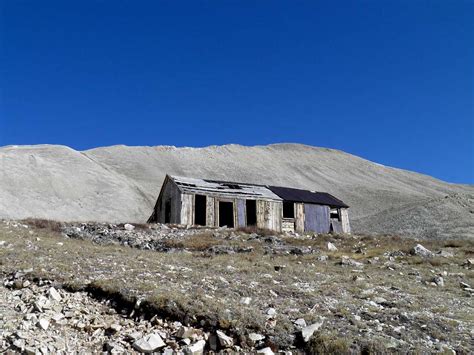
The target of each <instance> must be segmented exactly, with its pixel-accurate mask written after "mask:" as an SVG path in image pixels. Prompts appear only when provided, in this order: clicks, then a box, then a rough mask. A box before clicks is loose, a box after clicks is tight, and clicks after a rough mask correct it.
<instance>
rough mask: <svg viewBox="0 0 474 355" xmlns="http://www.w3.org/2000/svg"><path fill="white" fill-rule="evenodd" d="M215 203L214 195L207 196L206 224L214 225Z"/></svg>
mask: <svg viewBox="0 0 474 355" xmlns="http://www.w3.org/2000/svg"><path fill="white" fill-rule="evenodd" d="M214 203H215V198H214V197H212V196H207V199H206V226H208V227H213V226H214V224H215V222H214Z"/></svg>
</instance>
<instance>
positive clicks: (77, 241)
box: [0, 220, 474, 354]
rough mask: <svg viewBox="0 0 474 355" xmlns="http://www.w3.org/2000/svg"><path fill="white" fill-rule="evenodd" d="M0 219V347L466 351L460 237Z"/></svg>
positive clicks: (472, 275)
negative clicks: (429, 238) (433, 238)
mask: <svg viewBox="0 0 474 355" xmlns="http://www.w3.org/2000/svg"><path fill="white" fill-rule="evenodd" d="M421 243H422V244H423V245H421V244H420V242H419V241H416V240H414V239H403V238H396V237H388V236H380V237H373V236H338V235H305V236H300V235H285V234H282V235H275V234H273V233H270V232H268V231H250V230H247V231H235V230H228V229H194V228H189V229H186V228H181V227H179V226H164V225H127V224H126V225H114V224H105V223H70V224H60V223H56V222H50V221H33V220H30V221H3V222H0V273H1V275H2V278H3V282H2V284H3V286H1V287H0V352H4V351H18V352H25V353H43V354H44V353H55V352H63V353H70V352H73V351H75V352H78V353H87V352H94V353H95V352H100V351H104V352H110V353H123V352H139V353H140V352H153V351H155V352H166V353H170V354H171V353H172V352H174V353H185V354H200V353H202V352H229V351H238V352H240V351H247V352H263V353H269V354H271V353H272V352H277V351H279V352H292V353H299V352H306V353H315V354H317V353H355V354H356V353H407V352H418V353H427V352H430V353H433V352H434V353H452V354H454V353H461V354H462V353H470V351H471V350H472V348H473V346H474V344H473V343H472V339H473V337H474V331H473V329H474V302H473V301H472V300H473V298H472V296H473V294H474V290H473V288H472V287H471V286H472V285H474V271H473V270H472V268H473V262H474V260H473V257H474V243H473V242H472V241H466V240H463V241H455V240H449V241H442V240H441V241H440V240H438V241H426V240H424V241H422V242H421Z"/></svg>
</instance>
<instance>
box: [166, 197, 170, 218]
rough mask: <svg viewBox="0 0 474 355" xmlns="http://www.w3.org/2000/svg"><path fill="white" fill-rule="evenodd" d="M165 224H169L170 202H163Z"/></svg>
mask: <svg viewBox="0 0 474 355" xmlns="http://www.w3.org/2000/svg"><path fill="white" fill-rule="evenodd" d="M165 223H171V200H170V199H168V200H166V201H165Z"/></svg>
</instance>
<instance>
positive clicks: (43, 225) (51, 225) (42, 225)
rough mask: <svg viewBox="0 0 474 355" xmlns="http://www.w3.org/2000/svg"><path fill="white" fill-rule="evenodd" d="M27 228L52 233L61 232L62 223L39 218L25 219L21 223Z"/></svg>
mask: <svg viewBox="0 0 474 355" xmlns="http://www.w3.org/2000/svg"><path fill="white" fill-rule="evenodd" d="M22 222H23V223H25V224H26V225H28V226H29V227H33V228H37V229H47V230H50V231H52V232H57V233H59V232H61V229H62V223H61V222H58V221H52V220H50V219H40V218H27V219H25V220H23V221H22Z"/></svg>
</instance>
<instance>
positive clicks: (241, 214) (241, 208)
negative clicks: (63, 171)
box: [237, 200, 246, 227]
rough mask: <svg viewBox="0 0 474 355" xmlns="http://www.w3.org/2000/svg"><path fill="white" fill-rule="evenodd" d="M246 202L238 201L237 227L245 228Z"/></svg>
mask: <svg viewBox="0 0 474 355" xmlns="http://www.w3.org/2000/svg"><path fill="white" fill-rule="evenodd" d="M245 225H246V220H245V200H237V227H245Z"/></svg>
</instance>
